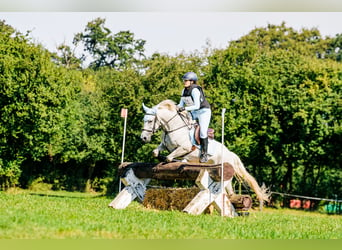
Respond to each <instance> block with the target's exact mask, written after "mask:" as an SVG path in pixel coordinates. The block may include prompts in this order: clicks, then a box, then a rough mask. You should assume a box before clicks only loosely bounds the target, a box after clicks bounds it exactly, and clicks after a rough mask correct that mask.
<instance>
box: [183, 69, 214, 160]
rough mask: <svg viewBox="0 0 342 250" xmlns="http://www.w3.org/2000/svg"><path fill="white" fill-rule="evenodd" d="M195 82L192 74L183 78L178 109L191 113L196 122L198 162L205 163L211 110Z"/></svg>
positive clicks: (196, 79) (187, 74)
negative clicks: (198, 126) (198, 145)
mask: <svg viewBox="0 0 342 250" xmlns="http://www.w3.org/2000/svg"><path fill="white" fill-rule="evenodd" d="M197 81H198V78H197V75H196V74H195V73H194V72H188V73H186V74H185V75H184V76H183V84H184V89H183V91H182V96H181V99H180V103H179V104H178V107H179V111H184V110H187V111H189V112H190V113H191V115H192V118H193V119H194V120H198V123H199V125H200V142H201V156H200V162H207V161H208V128H209V123H210V118H211V109H210V104H209V102H208V101H207V100H206V98H205V96H204V92H203V89H202V88H201V87H200V86H199V85H197ZM184 106H185V107H184Z"/></svg>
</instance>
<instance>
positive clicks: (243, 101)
mask: <svg viewBox="0 0 342 250" xmlns="http://www.w3.org/2000/svg"><path fill="white" fill-rule="evenodd" d="M329 41H330V39H327V40H324V39H323V38H321V37H320V36H319V33H318V32H317V31H316V30H311V31H310V30H303V31H302V32H295V31H294V30H292V29H291V28H287V27H285V26H284V24H283V25H281V26H279V27H277V26H273V25H269V26H268V27H267V28H257V29H255V30H253V31H251V32H250V33H249V34H248V35H246V36H244V37H242V38H241V39H239V40H237V41H232V42H231V43H230V46H229V47H228V48H227V49H226V50H221V51H216V52H214V53H213V55H212V56H211V57H209V64H208V67H207V72H206V75H205V81H206V82H208V88H209V89H210V92H211V94H212V96H213V98H214V99H215V100H216V104H215V106H216V107H218V108H221V107H227V109H228V110H227V116H228V119H227V124H226V128H225V131H226V134H227V137H226V138H227V139H226V140H227V141H228V144H229V145H230V148H231V149H232V150H233V151H236V152H237V153H238V154H240V155H241V156H242V158H243V161H244V162H245V163H246V164H247V166H248V168H250V170H251V171H252V173H253V174H254V175H255V176H257V178H258V180H259V181H264V182H266V183H269V185H270V184H272V188H273V189H275V190H278V191H286V192H295V193H300V194H306V195H326V194H328V193H329V194H330V195H332V194H333V193H338V192H341V190H340V187H338V188H336V186H339V185H338V184H337V183H336V184H335V185H332V186H331V187H330V188H329V191H328V190H326V189H325V188H326V187H327V186H326V185H325V186H324V187H323V186H321V185H320V184H321V183H327V182H330V183H334V181H336V174H335V173H338V169H341V166H340V164H339V163H340V162H341V159H340V155H341V146H338V145H337V144H338V143H339V142H340V141H341V132H340V131H341V123H340V121H341V113H340V112H338V111H337V110H340V108H339V104H338V102H339V100H340V97H339V95H340V94H339V93H340V92H341V86H342V85H341V84H342V79H341V75H340V73H339V72H341V69H342V68H341V67H342V66H341V65H340V64H338V63H334V62H332V61H328V60H322V57H321V56H319V55H323V54H324V51H325V50H326V49H327V47H328V42H329ZM323 59H324V58H323ZM219 117H220V116H219V112H218V111H215V110H214V115H213V122H214V123H217V124H218V123H219V121H218V118H219ZM331 145H334V146H333V147H334V148H335V150H336V152H338V153H337V154H332V153H331V149H332V146H331ZM336 171H337V172H336ZM327 172H329V173H332V175H331V176H332V177H331V178H330V177H329V175H327V174H325V173H327ZM323 173H324V174H323ZM333 173H334V174H333ZM339 173H340V175H341V172H339ZM327 178H328V179H329V181H328V180H327Z"/></svg>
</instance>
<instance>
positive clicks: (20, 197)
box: [0, 191, 342, 239]
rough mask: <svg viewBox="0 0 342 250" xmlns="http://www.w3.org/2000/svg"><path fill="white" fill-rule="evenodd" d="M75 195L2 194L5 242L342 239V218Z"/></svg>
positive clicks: (2, 236)
mask: <svg viewBox="0 0 342 250" xmlns="http://www.w3.org/2000/svg"><path fill="white" fill-rule="evenodd" d="M113 198H114V197H104V196H98V195H94V194H84V193H70V192H44V193H32V192H29V191H15V192H13V191H12V192H0V239H83V238H87V239H89V238H90V239H341V238H342V233H341V232H342V228H341V225H342V217H341V216H338V215H326V214H320V213H315V212H305V211H294V210H289V209H278V210H276V209H267V208H265V209H264V210H263V211H262V212H259V211H252V212H251V213H250V215H249V216H246V217H236V218H233V219H231V218H222V217H220V216H219V215H218V214H214V215H209V214H203V215H199V216H193V215H189V214H186V213H183V212H179V211H157V210H150V209H146V208H144V207H143V206H142V205H141V204H139V203H137V202H133V203H131V204H130V205H129V206H128V207H127V208H126V209H123V210H115V209H113V208H110V207H108V204H109V203H110V202H111V200H112V199H113Z"/></svg>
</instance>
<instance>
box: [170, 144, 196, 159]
mask: <svg viewBox="0 0 342 250" xmlns="http://www.w3.org/2000/svg"><path fill="white" fill-rule="evenodd" d="M191 148H192V145H188V146H185V147H184V146H179V147H178V148H176V149H175V150H173V151H172V152H171V154H169V155H168V156H166V161H167V162H172V161H173V159H174V158H177V157H180V156H183V155H186V154H188V153H190V152H191Z"/></svg>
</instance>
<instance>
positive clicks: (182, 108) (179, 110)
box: [177, 107, 185, 112]
mask: <svg viewBox="0 0 342 250" xmlns="http://www.w3.org/2000/svg"><path fill="white" fill-rule="evenodd" d="M184 110H185V108H184V107H179V108H178V110H177V111H178V112H183V111H184Z"/></svg>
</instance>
